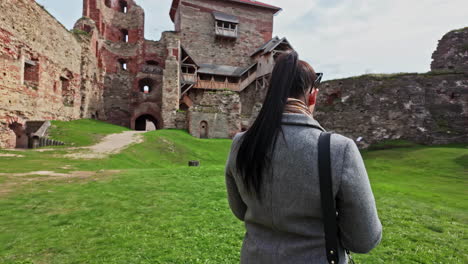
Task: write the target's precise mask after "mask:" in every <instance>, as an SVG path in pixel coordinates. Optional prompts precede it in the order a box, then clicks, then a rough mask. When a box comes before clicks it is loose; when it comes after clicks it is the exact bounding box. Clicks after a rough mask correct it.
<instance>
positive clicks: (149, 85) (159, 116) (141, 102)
mask: <svg viewBox="0 0 468 264" xmlns="http://www.w3.org/2000/svg"><path fill="white" fill-rule="evenodd" d="M125 3H126V9H125V10H124V9H123V8H122V1H109V2H108V5H106V2H105V1H101V0H89V1H85V2H84V9H83V15H84V16H89V17H90V18H91V19H90V20H92V21H93V22H94V23H95V25H96V31H97V32H98V34H99V36H100V38H101V41H99V43H98V52H97V53H96V56H97V57H98V60H99V61H101V67H102V69H103V71H104V76H105V77H104V91H105V92H104V107H105V112H106V117H105V118H102V119H103V120H105V121H108V122H110V123H113V124H117V125H121V126H126V127H129V128H132V129H142V128H139V127H138V125H137V123H141V122H143V121H142V120H140V119H141V118H143V119H147V120H150V121H151V122H153V123H154V125H155V127H157V128H172V127H175V118H176V110H177V109H178V102H179V97H178V96H179V89H178V88H179V68H180V67H179V47H180V41H179V39H178V35H177V34H175V33H174V32H164V33H163V34H162V38H161V40H160V41H149V40H146V39H145V38H144V27H145V23H144V22H145V21H144V16H145V13H144V10H143V9H142V8H141V7H140V6H138V5H137V4H136V2H135V1H134V0H126V1H125ZM88 28H89V25H88ZM81 29H85V28H84V27H81ZM145 87H146V88H145ZM145 89H148V91H145ZM144 123H146V122H143V124H144Z"/></svg>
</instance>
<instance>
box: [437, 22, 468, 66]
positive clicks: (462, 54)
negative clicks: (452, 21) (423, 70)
mask: <svg viewBox="0 0 468 264" xmlns="http://www.w3.org/2000/svg"><path fill="white" fill-rule="evenodd" d="M432 59H433V61H432V64H431V70H433V71H437V70H449V71H453V70H456V71H463V72H468V27H466V28H462V29H458V30H453V31H450V32H449V33H447V34H445V36H444V37H443V38H442V39H441V40H440V41H439V45H438V47H437V50H436V51H435V52H434V54H433V55H432Z"/></svg>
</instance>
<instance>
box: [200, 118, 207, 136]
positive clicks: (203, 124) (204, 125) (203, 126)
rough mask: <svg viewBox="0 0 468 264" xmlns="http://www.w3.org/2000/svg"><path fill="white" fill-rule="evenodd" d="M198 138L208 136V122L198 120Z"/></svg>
mask: <svg viewBox="0 0 468 264" xmlns="http://www.w3.org/2000/svg"><path fill="white" fill-rule="evenodd" d="M200 138H208V122H206V121H201V122H200Z"/></svg>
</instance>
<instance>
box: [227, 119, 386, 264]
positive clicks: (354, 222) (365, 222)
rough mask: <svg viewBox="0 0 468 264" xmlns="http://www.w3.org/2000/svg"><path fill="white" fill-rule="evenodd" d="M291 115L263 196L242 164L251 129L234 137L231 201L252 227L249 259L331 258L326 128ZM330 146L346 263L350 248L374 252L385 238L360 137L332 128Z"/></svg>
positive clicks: (245, 256)
mask: <svg viewBox="0 0 468 264" xmlns="http://www.w3.org/2000/svg"><path fill="white" fill-rule="evenodd" d="M283 122H287V123H293V124H296V125H283V132H284V136H285V137H284V138H285V139H286V142H285V141H284V139H283V137H282V136H280V137H278V141H277V143H276V147H275V149H274V154H273V156H272V165H271V168H267V169H265V170H264V175H263V176H264V181H263V185H262V190H263V196H262V199H263V201H262V202H261V203H260V202H259V201H258V200H257V199H256V198H255V197H254V196H253V195H250V194H249V193H247V192H246V189H245V187H244V185H243V183H242V181H241V178H240V175H239V174H238V173H237V170H236V156H237V148H238V146H239V142H240V140H241V138H242V135H243V133H239V134H237V135H236V136H235V137H234V140H233V143H232V147H231V152H230V154H229V158H228V160H227V164H226V186H227V193H228V200H229V206H230V207H231V210H232V212H233V213H234V215H235V216H236V217H237V218H239V219H240V220H242V221H244V223H245V228H246V233H245V236H244V240H243V244H242V249H241V261H240V262H241V263H242V264H288V263H291V264H302V263H304V264H305V263H307V264H311V263H320V264H321V263H327V259H326V255H325V240H324V231H323V222H322V212H321V204H320V187H319V176H318V164H317V163H318V162H317V158H318V157H317V142H318V137H319V135H320V133H321V132H322V131H325V130H324V129H323V128H322V127H321V126H320V125H319V123H318V122H317V121H316V120H314V119H313V118H311V117H308V116H306V115H302V114H284V115H283ZM304 124H309V125H313V126H315V128H312V127H308V126H303V125H304ZM330 152H331V164H332V168H331V169H332V180H333V192H334V194H335V197H336V202H337V205H336V206H337V211H338V226H339V230H340V234H339V236H340V240H341V244H342V247H341V248H339V257H340V263H347V257H346V256H345V252H344V249H343V248H347V249H349V250H350V251H352V252H356V253H367V252H369V251H370V250H371V249H372V248H374V247H375V246H376V245H377V244H378V243H379V242H380V240H381V237H382V225H381V223H380V220H379V218H378V215H377V210H376V206H375V201H374V196H373V194H372V190H371V186H370V184H369V179H368V177H367V172H366V169H365V167H364V162H363V160H362V157H361V154H360V152H359V150H358V148H357V146H356V144H355V143H354V141H353V140H351V139H349V138H347V137H344V136H341V135H339V134H332V136H331V147H330Z"/></svg>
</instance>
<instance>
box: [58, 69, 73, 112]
mask: <svg viewBox="0 0 468 264" xmlns="http://www.w3.org/2000/svg"><path fill="white" fill-rule="evenodd" d="M60 83H61V86H62V99H63V105H65V106H73V103H74V94H73V90H72V89H71V88H70V80H69V79H68V78H67V77H63V76H62V77H60Z"/></svg>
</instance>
